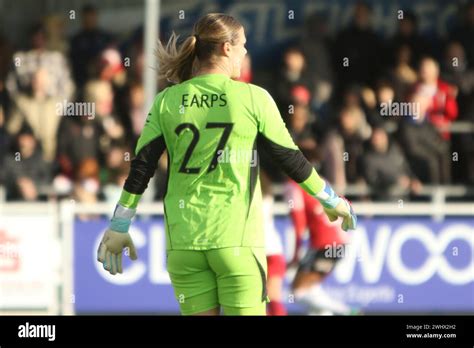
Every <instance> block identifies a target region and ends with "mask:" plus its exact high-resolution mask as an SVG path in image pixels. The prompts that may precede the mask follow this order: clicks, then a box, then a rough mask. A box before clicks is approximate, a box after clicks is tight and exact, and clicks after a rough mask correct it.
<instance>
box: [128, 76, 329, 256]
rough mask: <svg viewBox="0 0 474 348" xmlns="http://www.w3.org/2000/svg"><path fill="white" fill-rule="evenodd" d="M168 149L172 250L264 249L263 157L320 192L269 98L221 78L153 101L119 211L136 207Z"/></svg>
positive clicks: (188, 84)
mask: <svg viewBox="0 0 474 348" xmlns="http://www.w3.org/2000/svg"><path fill="white" fill-rule="evenodd" d="M165 149H166V150H167V152H168V184H167V191H166V194H165V196H164V210H165V229H166V236H167V249H168V250H171V249H172V250H209V249H215V248H225V247H235V246H244V247H245V246H248V247H264V233H263V225H262V206H261V201H262V194H261V189H260V181H259V175H258V171H259V167H258V152H259V151H267V152H268V154H269V155H270V156H271V157H272V158H273V159H274V160H275V161H277V162H278V164H280V166H281V167H282V169H283V170H284V171H285V172H286V173H287V174H288V175H289V176H290V177H291V178H293V179H294V180H295V181H297V182H299V183H301V184H302V186H303V187H304V188H305V189H307V190H308V191H309V192H311V193H313V194H314V193H315V192H317V191H318V190H320V189H321V188H322V186H323V182H322V180H321V179H320V178H319V177H318V176H317V174H316V172H315V171H314V169H313V168H312V166H311V165H310V164H309V163H308V161H307V160H306V159H305V158H304V156H303V155H302V154H301V152H300V151H299V149H298V147H297V146H296V145H295V144H294V142H293V140H292V138H291V136H290V134H289V132H288V130H287V128H286V127H285V124H284V123H283V120H282V118H281V116H280V113H279V111H278V108H277V106H276V104H275V102H274V101H273V99H272V97H271V96H270V94H269V93H268V92H267V91H266V90H264V89H263V88H260V87H258V86H255V85H252V84H248V83H243V82H238V81H234V80H232V79H230V78H229V77H228V76H226V75H223V74H207V75H200V76H197V77H194V78H192V79H190V80H187V81H185V82H183V83H180V84H177V85H175V86H172V87H168V88H166V89H165V90H163V91H162V92H161V93H159V94H158V95H157V96H156V98H155V100H154V102H153V106H152V108H151V111H150V113H149V114H148V117H147V120H146V123H145V126H144V129H143V131H142V134H141V136H140V138H139V140H138V144H137V148H136V158H135V159H134V160H133V161H132V166H131V171H130V174H129V177H128V178H127V181H126V183H125V186H124V192H123V194H122V197H121V200H120V203H121V204H122V205H125V206H128V207H133V206H136V204H137V202H138V199H139V197H140V195H141V194H142V193H143V191H144V190H145V188H146V186H147V184H148V181H149V179H150V177H151V176H152V175H153V173H154V171H155V170H156V165H157V161H158V159H159V157H160V155H161V154H162V153H163V151H164V150H165Z"/></svg>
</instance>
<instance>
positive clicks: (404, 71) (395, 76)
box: [389, 45, 418, 101]
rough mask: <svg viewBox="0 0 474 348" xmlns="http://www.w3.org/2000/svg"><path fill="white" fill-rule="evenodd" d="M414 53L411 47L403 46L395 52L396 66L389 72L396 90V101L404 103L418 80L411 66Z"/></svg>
mask: <svg viewBox="0 0 474 348" xmlns="http://www.w3.org/2000/svg"><path fill="white" fill-rule="evenodd" d="M411 56H412V51H411V48H410V46H409V45H401V46H399V47H398V48H397V49H396V51H395V65H394V66H393V67H392V68H391V70H390V71H389V76H390V79H391V80H392V81H393V84H394V88H395V99H396V100H400V101H404V100H406V99H407V98H408V94H409V90H410V88H411V87H412V86H413V84H414V83H415V82H416V80H417V79H418V74H417V72H416V70H415V69H414V68H413V67H412V66H411V65H410V62H411V60H412V58H411Z"/></svg>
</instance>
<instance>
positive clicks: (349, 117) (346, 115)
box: [339, 105, 371, 183]
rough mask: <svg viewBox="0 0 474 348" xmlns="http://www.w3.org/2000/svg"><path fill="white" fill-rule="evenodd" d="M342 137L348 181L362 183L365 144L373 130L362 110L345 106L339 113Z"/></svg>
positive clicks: (352, 106)
mask: <svg viewBox="0 0 474 348" xmlns="http://www.w3.org/2000/svg"><path fill="white" fill-rule="evenodd" d="M339 130H340V136H341V137H342V140H343V142H344V151H345V154H344V157H345V158H344V161H345V165H346V168H345V172H346V179H347V182H349V183H357V182H360V181H362V179H363V178H362V173H363V170H362V163H361V161H362V155H363V153H364V142H365V141H366V140H367V139H369V137H370V134H371V128H370V126H369V124H368V123H367V121H366V119H365V116H364V112H363V111H362V109H361V108H360V107H358V106H355V105H350V106H345V107H344V108H342V110H341V111H340V113H339Z"/></svg>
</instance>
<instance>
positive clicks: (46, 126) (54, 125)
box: [7, 68, 61, 163]
mask: <svg viewBox="0 0 474 348" xmlns="http://www.w3.org/2000/svg"><path fill="white" fill-rule="evenodd" d="M50 77H51V75H49V74H48V71H47V70H45V69H44V68H40V69H38V70H36V71H35V72H34V73H33V77H32V81H31V92H30V93H28V94H25V93H18V94H16V95H15V96H14V98H13V109H12V112H11V115H10V118H9V120H8V123H7V130H8V133H9V134H10V135H12V136H14V135H15V134H17V133H18V132H19V131H20V129H21V128H22V127H23V126H25V125H26V126H28V127H29V128H30V129H31V130H32V131H33V134H34V136H35V137H36V139H37V140H38V142H39V144H40V146H41V149H42V154H43V159H44V160H45V161H46V162H48V163H52V162H53V160H54V159H55V156H56V145H57V144H56V133H57V130H58V127H59V122H60V118H61V114H59V113H58V110H57V99H55V98H53V97H51V96H50V95H48V90H50V87H49V85H50V83H51V78H50Z"/></svg>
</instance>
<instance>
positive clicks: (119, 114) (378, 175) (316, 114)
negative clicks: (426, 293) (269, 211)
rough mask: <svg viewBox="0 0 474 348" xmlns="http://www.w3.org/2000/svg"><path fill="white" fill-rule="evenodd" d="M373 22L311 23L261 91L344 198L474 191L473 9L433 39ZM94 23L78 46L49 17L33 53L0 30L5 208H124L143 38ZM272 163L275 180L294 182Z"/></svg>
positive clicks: (86, 17)
mask: <svg viewBox="0 0 474 348" xmlns="http://www.w3.org/2000/svg"><path fill="white" fill-rule="evenodd" d="M371 15H372V12H371V9H370V7H369V6H367V5H366V4H364V3H362V2H361V3H357V4H356V5H355V6H354V12H353V19H352V21H351V24H350V25H349V26H348V27H346V28H341V30H340V31H339V32H337V33H336V35H329V33H328V31H327V25H326V22H325V18H323V17H322V16H318V15H316V14H315V15H311V16H308V18H307V20H306V24H305V25H304V29H303V32H302V33H301V35H300V37H299V42H297V43H296V44H292V45H290V46H288V47H287V48H286V49H285V50H284V53H283V56H282V59H281V64H280V65H279V66H278V67H277V71H275V72H274V73H273V74H272V76H273V79H272V80H271V81H268V80H267V81H266V82H265V83H263V84H262V86H263V87H265V88H267V89H268V90H269V91H270V93H271V94H272V96H273V97H274V98H275V100H276V102H277V104H278V107H279V109H280V111H281V115H282V117H283V118H284V120H285V123H286V124H287V126H288V128H289V130H290V132H291V134H292V136H293V137H294V139H295V142H296V143H297V144H298V145H299V146H300V148H301V149H302V150H303V152H304V153H305V155H306V156H307V158H308V159H310V160H311V161H312V162H313V163H314V165H315V166H316V167H317V169H318V170H319V171H320V172H321V173H322V174H323V175H324V176H325V177H326V178H327V179H328V180H329V181H331V182H332V183H333V184H334V185H335V186H336V188H337V189H338V190H341V191H344V190H345V188H346V187H347V186H348V185H350V184H361V185H367V186H368V187H370V188H371V192H372V193H371V198H372V199H389V198H390V197H391V194H392V193H391V192H392V191H393V190H395V191H397V190H398V192H397V197H400V191H401V192H402V193H401V194H402V195H406V196H407V197H408V196H413V195H417V194H418V193H419V192H420V191H421V189H422V187H423V185H425V184H434V185H437V184H450V183H461V184H474V154H473V151H474V140H473V134H472V133H469V132H460V133H457V132H454V131H452V130H451V127H450V125H451V124H452V122H453V121H469V122H473V121H474V40H472V38H473V37H474V3H469V4H467V5H465V7H463V9H462V10H461V11H460V18H459V19H458V21H457V24H456V26H455V27H454V28H453V30H451V32H450V33H449V35H448V36H447V37H444V38H436V39H434V40H433V39H427V38H425V37H423V36H421V35H420V33H419V30H418V25H417V18H416V16H415V15H414V14H413V13H410V12H409V11H404V12H403V18H402V19H400V20H399V21H398V29H397V32H396V33H395V35H393V36H392V37H389V38H385V39H382V38H381V37H379V36H378V35H377V34H376V33H375V31H374V30H373V28H372V27H371V25H370V23H371ZM98 16H99V13H98V10H97V9H96V8H95V7H93V6H90V5H88V6H85V7H84V8H83V9H82V12H81V15H80V17H81V23H82V27H81V29H80V30H79V31H78V32H77V33H75V34H74V35H73V36H72V37H71V38H67V37H66V36H65V34H64V32H65V30H64V26H65V22H64V21H63V20H62V19H61V18H60V17H58V16H49V17H47V18H44V20H43V21H42V22H41V23H40V24H38V25H35V26H34V27H32V28H31V31H30V33H29V43H28V47H25V48H22V47H15V46H14V45H13V44H12V43H10V42H8V40H7V39H6V38H5V36H4V35H1V34H0V98H1V104H0V185H2V186H4V187H5V191H6V196H7V199H8V200H28V201H35V200H46V199H52V198H55V197H64V196H67V197H72V198H74V199H77V200H80V201H82V202H95V201H98V200H109V199H110V200H116V199H117V195H118V193H119V192H120V190H121V187H122V185H123V182H124V180H125V178H126V176H127V174H128V168H129V161H130V160H131V159H132V158H133V149H134V147H135V144H136V141H137V139H138V136H139V135H140V131H141V129H142V127H143V124H144V122H145V118H146V116H147V110H145V109H144V101H145V98H144V90H143V65H144V64H143V40H142V36H143V32H142V29H137V30H136V31H134V32H133V33H131V34H130V36H129V37H128V38H126V39H125V40H123V39H121V40H119V39H118V38H117V37H115V36H114V35H112V34H111V33H109V32H107V31H106V30H104V29H102V28H100V27H99V25H98ZM258 75H259V72H257V71H253V70H252V64H251V57H250V56H248V57H247V61H246V62H245V64H244V67H243V73H242V77H241V79H242V80H243V81H246V82H253V83H257V84H260V83H259V81H258ZM163 87H164V85H163V84H160V88H163ZM262 161H263V163H262V164H263V168H264V169H266V171H267V172H268V173H271V175H270V176H271V179H272V180H273V181H275V182H278V181H283V180H284V179H282V177H281V175H280V174H279V173H278V171H277V170H273V167H272V166H273V165H274V164H272V163H271V161H268V159H265V155H263V156H262ZM158 170H159V171H160V173H159V174H158V175H156V176H155V177H156V179H157V180H155V182H154V184H153V185H154V186H155V190H153V192H154V193H153V197H152V199H161V198H162V196H161V195H162V193H163V192H164V185H165V180H164V178H165V174H164V173H166V161H165V160H163V161H160V166H159V169H158Z"/></svg>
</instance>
